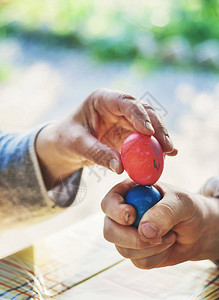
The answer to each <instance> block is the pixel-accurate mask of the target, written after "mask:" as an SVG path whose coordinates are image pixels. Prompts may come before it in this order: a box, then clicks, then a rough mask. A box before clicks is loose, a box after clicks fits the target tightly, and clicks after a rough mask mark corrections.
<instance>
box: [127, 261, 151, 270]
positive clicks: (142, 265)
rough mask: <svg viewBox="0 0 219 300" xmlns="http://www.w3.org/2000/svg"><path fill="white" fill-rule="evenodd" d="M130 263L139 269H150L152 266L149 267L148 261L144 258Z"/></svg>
mask: <svg viewBox="0 0 219 300" xmlns="http://www.w3.org/2000/svg"><path fill="white" fill-rule="evenodd" d="M131 261H132V263H133V264H134V265H135V266H136V267H137V268H139V269H152V268H153V266H151V263H150V262H149V261H150V259H148V258H144V259H132V260H131Z"/></svg>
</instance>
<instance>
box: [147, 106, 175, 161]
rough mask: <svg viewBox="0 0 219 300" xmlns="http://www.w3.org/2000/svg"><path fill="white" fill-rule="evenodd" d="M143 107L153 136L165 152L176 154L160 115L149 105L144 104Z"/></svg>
mask: <svg viewBox="0 0 219 300" xmlns="http://www.w3.org/2000/svg"><path fill="white" fill-rule="evenodd" d="M144 108H145V110H146V111H147V113H148V115H149V117H150V120H151V123H152V126H153V128H154V130H155V133H154V136H155V137H156V139H157V140H158V141H159V142H160V144H161V146H162V148H163V151H164V152H165V153H167V154H169V153H172V156H174V155H176V154H177V150H176V149H175V148H174V145H173V142H172V140H171V138H170V136H169V133H168V131H167V129H166V127H165V126H164V123H163V121H162V118H161V117H160V115H159V114H158V113H157V112H156V111H155V110H154V109H153V108H152V107H151V106H149V105H147V104H144Z"/></svg>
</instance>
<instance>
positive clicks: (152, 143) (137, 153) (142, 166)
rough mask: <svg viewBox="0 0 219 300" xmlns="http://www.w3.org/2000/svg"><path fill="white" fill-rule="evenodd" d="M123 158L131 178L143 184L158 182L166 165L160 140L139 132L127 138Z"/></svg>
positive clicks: (122, 151) (123, 146)
mask: <svg viewBox="0 0 219 300" xmlns="http://www.w3.org/2000/svg"><path fill="white" fill-rule="evenodd" d="M121 159H122V163H123V166H124V169H125V170H126V172H127V173H128V174H129V176H130V178H131V179H132V180H134V181H135V182H136V183H138V184H141V185H152V184H154V183H155V182H157V181H158V179H159V178H160V176H161V174H162V171H163V167H164V153H163V150H162V148H161V146H160V144H159V142H158V140H156V139H155V137H153V136H147V135H144V134H142V133H139V132H134V133H132V134H130V135H129V136H128V137H127V138H126V139H125V141H124V142H123V144H122V149H121Z"/></svg>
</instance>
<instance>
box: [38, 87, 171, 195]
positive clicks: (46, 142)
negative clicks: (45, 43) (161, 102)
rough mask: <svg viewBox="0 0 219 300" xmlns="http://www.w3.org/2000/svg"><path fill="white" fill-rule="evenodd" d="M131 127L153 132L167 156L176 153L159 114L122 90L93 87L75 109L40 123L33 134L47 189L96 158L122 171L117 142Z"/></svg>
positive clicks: (147, 132) (125, 135)
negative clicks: (44, 124)
mask: <svg viewBox="0 0 219 300" xmlns="http://www.w3.org/2000/svg"><path fill="white" fill-rule="evenodd" d="M134 131H139V132H141V133H143V134H146V135H154V136H155V137H156V138H157V139H158V140H159V142H160V144H161V146H162V148H163V150H164V152H165V153H166V154H167V155H172V156H173V155H176V154H177V150H176V149H175V148H174V146H173V144H172V141H171V140H170V137H169V135H168V132H167V130H166V128H165V127H164V125H163V123H162V120H161V118H160V116H159V115H158V114H157V113H156V111H155V110H154V109H153V108H152V107H150V106H148V105H147V104H144V103H141V102H140V101H139V100H137V99H136V98H134V97H133V96H131V95H127V94H124V93H122V92H118V91H111V90H107V89H99V90H96V91H94V92H93V93H92V94H91V95H90V96H88V97H87V99H85V101H84V102H83V103H82V105H81V106H80V107H79V108H78V110H77V111H76V113H72V114H70V115H69V116H68V117H66V118H65V119H64V120H61V121H60V122H57V123H55V124H52V125H49V126H47V127H45V128H44V129H43V130H42V131H41V132H40V133H39V135H38V137H37V139H36V145H35V147H36V152H37V155H38V159H39V162H40V166H41V171H42V174H43V177H44V181H45V183H46V186H47V189H50V188H51V186H53V185H54V182H57V178H62V179H65V178H67V177H68V176H69V175H70V174H72V173H73V172H74V171H76V170H78V169H80V168H82V167H83V166H86V165H92V164H95V163H96V164H99V165H102V166H104V167H106V168H109V169H110V170H112V171H114V172H116V173H118V174H121V173H122V172H123V166H122V162H121V158H120V153H119V152H120V149H121V145H122V142H123V141H124V139H125V138H126V137H127V136H128V135H129V134H130V133H131V132H134ZM118 133H119V137H118V136H117V137H116V134H117V135H118ZM57 183H58V182H57Z"/></svg>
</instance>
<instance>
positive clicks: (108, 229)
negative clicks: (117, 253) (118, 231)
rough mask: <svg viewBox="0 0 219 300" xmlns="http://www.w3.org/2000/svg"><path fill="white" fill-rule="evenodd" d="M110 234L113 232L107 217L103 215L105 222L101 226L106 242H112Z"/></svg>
mask: <svg viewBox="0 0 219 300" xmlns="http://www.w3.org/2000/svg"><path fill="white" fill-rule="evenodd" d="M112 234H113V229H112V228H111V226H110V224H109V222H108V220H107V217H105V222H104V228H103V236H104V238H105V240H107V241H108V242H112Z"/></svg>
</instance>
